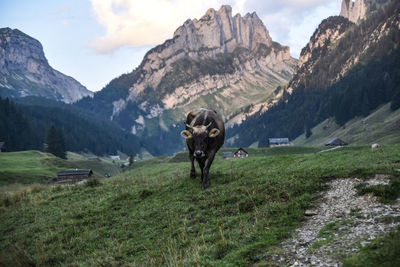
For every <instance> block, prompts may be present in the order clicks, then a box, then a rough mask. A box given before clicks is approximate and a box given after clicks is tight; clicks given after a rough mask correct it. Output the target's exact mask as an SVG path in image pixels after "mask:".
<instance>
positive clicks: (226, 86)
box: [77, 6, 297, 154]
mask: <svg viewBox="0 0 400 267" xmlns="http://www.w3.org/2000/svg"><path fill="white" fill-rule="evenodd" d="M296 63H297V62H296V60H295V59H294V58H292V57H291V56H290V51H289V48H288V47H286V46H282V45H280V44H279V43H276V42H274V41H273V40H272V39H271V37H270V35H269V33H268V30H267V29H266V27H265V26H264V24H263V22H262V21H261V20H260V18H259V17H258V16H257V14H256V13H251V14H250V13H248V14H246V15H245V16H243V17H242V16H241V15H240V14H236V15H235V16H232V9H231V7H230V6H222V7H221V8H220V9H219V10H218V11H216V10H214V9H209V10H208V11H207V12H206V14H205V15H204V16H203V17H201V18H200V19H193V20H191V19H189V20H187V21H185V23H184V24H183V25H181V26H180V27H179V28H178V29H177V30H176V31H175V33H174V35H173V38H172V39H170V40H167V41H165V42H164V43H163V44H161V45H159V46H156V47H154V48H153V49H151V50H150V51H149V52H148V53H147V54H146V55H145V57H144V59H143V61H142V63H141V64H140V66H139V67H138V68H137V69H135V70H134V71H133V72H131V73H128V74H124V75H121V76H120V77H118V78H116V79H114V80H112V81H111V82H110V83H109V84H108V85H107V86H106V87H105V88H104V89H103V90H102V91H100V92H98V93H96V94H95V95H94V97H93V99H91V98H85V99H83V100H81V101H79V102H78V103H77V105H80V106H81V107H85V108H88V109H90V110H93V111H96V112H97V113H101V114H103V115H104V116H106V117H108V118H110V119H111V120H113V121H115V122H118V123H119V124H120V125H121V126H122V127H124V128H125V129H128V130H130V131H131V132H132V133H134V134H137V135H140V136H144V137H145V138H146V139H147V140H149V142H161V143H163V146H162V148H160V149H162V151H161V150H160V151H153V152H154V153H156V154H157V153H164V152H166V153H172V152H175V151H179V150H181V149H183V148H184V142H183V141H182V140H181V138H180V136H179V131H181V130H182V125H183V124H181V123H182V122H183V121H184V120H185V116H186V114H187V112H188V111H189V110H191V109H193V108H196V107H208V108H213V109H216V110H218V112H220V113H221V114H222V115H223V116H224V118H225V120H226V121H228V122H229V120H230V119H233V118H236V117H237V115H238V114H240V113H241V112H242V111H244V110H246V109H249V108H251V105H253V104H258V103H261V102H264V101H266V100H268V99H269V98H270V96H272V95H273V91H274V90H275V88H276V87H277V86H279V85H282V84H285V83H287V81H289V79H290V78H291V77H292V73H293V71H294V68H295V66H296ZM239 122H240V121H239Z"/></svg>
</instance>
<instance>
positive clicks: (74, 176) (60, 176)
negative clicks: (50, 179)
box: [57, 169, 93, 183]
mask: <svg viewBox="0 0 400 267" xmlns="http://www.w3.org/2000/svg"><path fill="white" fill-rule="evenodd" d="M92 175H93V171H92V170H90V169H74V170H64V171H58V172H57V182H59V183H76V182H79V181H82V180H86V179H89V178H90V177H91V176H92Z"/></svg>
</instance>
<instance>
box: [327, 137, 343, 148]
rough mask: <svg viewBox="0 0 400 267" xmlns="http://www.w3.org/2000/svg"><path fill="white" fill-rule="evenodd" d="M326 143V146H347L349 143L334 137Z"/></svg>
mask: <svg viewBox="0 0 400 267" xmlns="http://www.w3.org/2000/svg"><path fill="white" fill-rule="evenodd" d="M325 145H326V146H345V145H347V143H346V142H345V141H343V140H341V139H339V138H333V139H331V140H330V141H329V142H328V143H326V144H325Z"/></svg>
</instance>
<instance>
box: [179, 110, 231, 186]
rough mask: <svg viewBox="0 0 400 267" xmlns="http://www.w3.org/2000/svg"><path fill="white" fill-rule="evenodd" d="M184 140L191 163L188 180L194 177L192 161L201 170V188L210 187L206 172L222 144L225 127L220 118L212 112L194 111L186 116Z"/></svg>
mask: <svg viewBox="0 0 400 267" xmlns="http://www.w3.org/2000/svg"><path fill="white" fill-rule="evenodd" d="M181 135H182V136H183V137H184V138H185V139H186V144H187V146H188V149H189V158H190V161H191V163H192V168H191V170H190V178H195V177H196V172H195V168H194V159H195V158H196V160H197V162H198V163H199V166H200V169H201V185H202V186H201V187H202V189H206V188H207V187H209V186H210V181H209V179H208V172H209V170H210V166H211V164H212V162H213V160H214V157H215V154H216V153H217V151H218V150H219V149H220V147H221V146H222V145H223V144H224V139H225V126H224V121H223V120H222V117H221V116H220V115H219V114H217V112H216V111H214V110H209V109H203V108H202V109H196V110H193V111H191V112H189V114H188V115H187V119H186V130H183V131H182V132H181Z"/></svg>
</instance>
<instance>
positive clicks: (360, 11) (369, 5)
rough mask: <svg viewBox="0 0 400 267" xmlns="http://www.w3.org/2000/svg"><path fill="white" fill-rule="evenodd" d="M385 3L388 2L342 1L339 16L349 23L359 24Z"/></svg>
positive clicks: (382, 0) (366, 0)
mask: <svg viewBox="0 0 400 267" xmlns="http://www.w3.org/2000/svg"><path fill="white" fill-rule="evenodd" d="M387 2H388V0H342V7H341V10H340V16H342V17H345V18H347V19H348V20H350V21H351V22H354V23H359V22H360V21H361V20H363V19H365V18H366V17H367V16H368V15H369V14H370V13H371V12H373V11H375V10H377V9H379V8H380V7H381V6H383V5H385V4H386V3H387Z"/></svg>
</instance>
